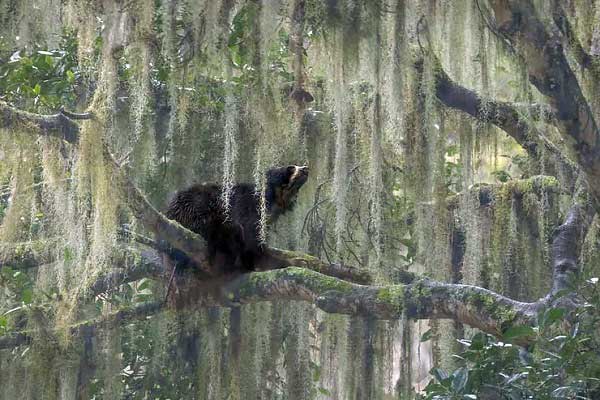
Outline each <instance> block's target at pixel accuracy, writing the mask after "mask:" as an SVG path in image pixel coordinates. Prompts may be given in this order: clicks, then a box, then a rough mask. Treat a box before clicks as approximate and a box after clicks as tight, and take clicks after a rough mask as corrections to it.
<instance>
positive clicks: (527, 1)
mask: <svg viewBox="0 0 600 400" xmlns="http://www.w3.org/2000/svg"><path fill="white" fill-rule="evenodd" d="M490 5H491V8H492V10H493V11H494V14H495V17H496V18H495V19H496V25H497V28H498V31H499V32H500V33H501V34H502V35H504V37H506V38H507V39H508V40H509V41H510V42H511V44H512V45H513V47H514V48H515V49H516V50H517V52H518V53H519V55H521V56H522V57H523V59H524V60H525V61H526V68H527V73H528V76H529V81H530V83H531V84H532V85H534V86H535V87H536V88H537V89H538V90H539V91H540V92H541V93H542V94H544V95H545V96H546V97H547V99H548V102H549V105H550V106H551V107H552V109H553V110H554V114H555V117H556V118H555V119H556V124H555V125H556V126H557V127H558V129H559V131H560V133H561V134H562V135H563V137H564V138H565V139H566V140H565V143H566V144H567V146H569V149H570V150H571V151H572V153H573V154H574V156H575V157H576V159H577V163H578V164H579V166H580V167H581V170H582V171H583V172H584V173H585V176H586V179H587V182H588V184H589V190H590V192H591V194H592V195H593V197H594V200H595V207H596V210H600V131H599V130H598V124H597V121H596V120H595V118H594V114H593V112H592V109H591V107H590V105H589V103H588V101H587V99H586V98H585V96H584V94H583V91H582V89H581V86H580V85H579V81H578V79H577V76H576V75H575V73H574V72H573V70H572V69H571V67H570V65H569V62H568V60H567V57H566V55H565V51H564V49H563V40H562V37H561V36H560V34H559V33H558V32H557V31H556V30H552V29H550V28H547V27H546V26H545V25H544V23H543V22H542V20H540V18H539V16H538V15H539V14H538V12H537V11H536V9H535V5H534V4H533V2H532V1H531V0H494V1H491V2H490ZM562 28H563V29H564V28H565V27H564V26H563V27H562Z"/></svg>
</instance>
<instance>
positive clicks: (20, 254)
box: [0, 239, 58, 269]
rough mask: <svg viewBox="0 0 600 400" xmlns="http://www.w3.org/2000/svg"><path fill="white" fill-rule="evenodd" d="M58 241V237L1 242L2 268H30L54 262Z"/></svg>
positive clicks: (0, 263)
mask: <svg viewBox="0 0 600 400" xmlns="http://www.w3.org/2000/svg"><path fill="white" fill-rule="evenodd" d="M57 241H58V240H57V239H45V240H36V241H31V242H18V243H0V269H2V267H4V266H8V267H11V268H13V269H28V268H35V267H38V266H40V265H44V264H48V263H51V262H54V261H55V260H56V244H57Z"/></svg>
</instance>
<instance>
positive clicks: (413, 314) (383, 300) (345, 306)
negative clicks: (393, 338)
mask: <svg viewBox="0 0 600 400" xmlns="http://www.w3.org/2000/svg"><path fill="white" fill-rule="evenodd" d="M226 297H227V298H228V299H229V301H231V302H233V303H235V304H249V303H256V302H262V301H281V300H304V301H308V302H312V303H315V304H316V305H317V307H319V308H320V309H322V310H324V311H326V312H328V313H337V314H347V315H368V316H369V317H372V318H375V319H382V320H390V319H399V318H401V317H402V316H403V315H405V316H407V317H408V318H414V319H438V318H444V319H452V320H455V321H457V322H461V323H464V324H467V325H469V326H471V327H474V328H478V329H481V330H482V331H484V332H488V333H490V334H493V335H496V336H500V335H501V334H502V332H503V331H504V330H505V329H506V328H508V327H509V326H512V325H515V324H516V325H532V324H533V323H534V322H535V319H536V316H537V311H538V310H539V309H540V308H541V307H543V306H544V304H543V303H541V302H540V303H522V302H518V301H515V300H511V299H509V298H507V297H504V296H501V295H499V294H497V293H494V292H491V291H489V290H487V289H483V288H480V287H476V286H469V285H457V284H446V283H440V282H435V281H430V280H427V279H419V280H416V281H415V282H413V283H411V284H407V285H390V286H364V285H358V284H354V283H350V282H347V281H343V280H340V279H337V278H333V277H330V276H325V275H322V274H319V273H317V272H314V271H309V270H306V269H304V268H297V267H290V268H285V269H280V270H275V271H267V272H255V273H251V274H246V275H243V276H241V277H240V278H238V279H237V280H236V281H234V282H232V283H231V284H229V285H228V286H227V288H226Z"/></svg>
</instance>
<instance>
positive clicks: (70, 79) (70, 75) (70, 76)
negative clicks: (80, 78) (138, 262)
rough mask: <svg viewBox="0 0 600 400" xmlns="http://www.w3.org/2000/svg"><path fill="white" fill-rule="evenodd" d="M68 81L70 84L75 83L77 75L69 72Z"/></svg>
mask: <svg viewBox="0 0 600 400" xmlns="http://www.w3.org/2000/svg"><path fill="white" fill-rule="evenodd" d="M67 80H68V81H69V83H75V73H74V72H73V71H71V70H68V71H67Z"/></svg>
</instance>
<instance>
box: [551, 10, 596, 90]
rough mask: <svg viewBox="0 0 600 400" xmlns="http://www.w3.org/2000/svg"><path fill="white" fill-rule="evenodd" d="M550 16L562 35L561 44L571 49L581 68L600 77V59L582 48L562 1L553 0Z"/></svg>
mask: <svg viewBox="0 0 600 400" xmlns="http://www.w3.org/2000/svg"><path fill="white" fill-rule="evenodd" d="M552 18H553V19H554V23H555V24H556V26H557V27H558V29H559V30H560V32H561V34H562V36H563V39H564V40H563V44H564V45H565V46H566V47H567V48H569V49H570V50H571V53H572V55H573V58H575V61H577V63H578V64H579V65H580V66H581V68H584V69H587V70H589V71H590V72H591V73H592V74H593V76H594V77H595V78H596V79H600V59H599V58H598V57H595V56H592V55H591V54H589V53H588V52H587V51H585V49H584V48H583V45H582V44H581V42H580V41H579V39H578V38H577V34H576V33H575V32H574V31H573V27H572V26H571V23H570V22H569V19H568V17H567V15H566V13H565V10H564V8H563V6H562V1H560V0H555V1H554V5H553V13H552Z"/></svg>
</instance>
